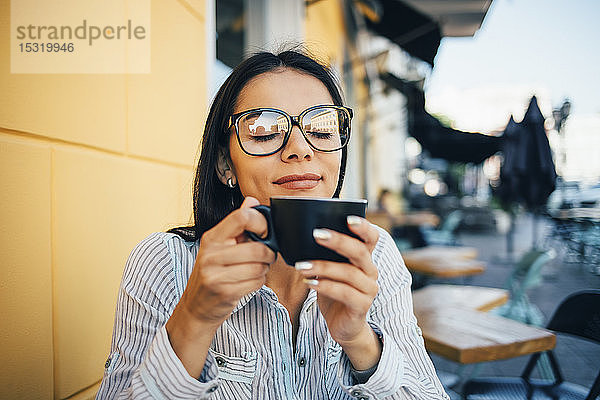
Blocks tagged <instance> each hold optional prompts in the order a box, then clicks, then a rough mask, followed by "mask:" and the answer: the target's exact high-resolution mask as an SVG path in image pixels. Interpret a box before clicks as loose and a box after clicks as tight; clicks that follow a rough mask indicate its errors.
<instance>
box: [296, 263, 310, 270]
mask: <svg viewBox="0 0 600 400" xmlns="http://www.w3.org/2000/svg"><path fill="white" fill-rule="evenodd" d="M294 267H295V268H296V270H297V271H307V270H309V269H312V267H313V265H312V263H311V262H310V261H298V262H297V263H296V264H295V265H294Z"/></svg>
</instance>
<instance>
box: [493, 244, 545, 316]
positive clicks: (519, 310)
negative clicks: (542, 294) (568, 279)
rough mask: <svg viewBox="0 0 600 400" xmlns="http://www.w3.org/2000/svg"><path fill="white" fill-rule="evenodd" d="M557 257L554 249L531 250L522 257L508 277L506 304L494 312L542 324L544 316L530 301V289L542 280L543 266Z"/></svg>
mask: <svg viewBox="0 0 600 400" xmlns="http://www.w3.org/2000/svg"><path fill="white" fill-rule="evenodd" d="M555 257H556V253H555V252H554V251H553V250H536V249H533V250H530V251H528V252H527V253H525V254H524V255H523V257H521V259H520V260H519V261H518V262H517V264H516V265H515V267H514V268H513V270H512V272H511V274H510V276H509V277H508V279H507V281H506V284H505V288H506V289H508V291H509V293H510V294H509V297H510V298H509V300H508V302H507V303H506V304H504V305H503V306H501V307H498V308H496V309H495V310H494V311H493V312H494V313H495V314H497V315H501V316H503V317H506V318H510V319H514V320H516V321H520V322H524V323H526V324H530V325H536V326H542V325H543V324H544V316H543V314H542V312H541V311H540V310H539V308H538V307H537V306H536V305H535V304H533V303H531V301H529V296H528V295H527V292H528V290H530V289H531V288H533V287H535V286H538V285H539V284H540V283H541V281H542V267H543V266H544V265H546V264H547V263H548V262H550V261H551V260H553V259H554V258H555Z"/></svg>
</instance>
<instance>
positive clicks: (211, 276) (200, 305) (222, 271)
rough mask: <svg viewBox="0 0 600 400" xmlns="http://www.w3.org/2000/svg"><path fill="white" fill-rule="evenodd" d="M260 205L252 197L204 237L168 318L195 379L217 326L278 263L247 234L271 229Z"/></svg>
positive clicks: (171, 334)
mask: <svg viewBox="0 0 600 400" xmlns="http://www.w3.org/2000/svg"><path fill="white" fill-rule="evenodd" d="M257 205H259V202H258V200H256V199H255V198H252V197H247V198H246V199H245V200H244V202H243V203H242V206H241V207H240V208H239V209H237V210H235V211H233V212H231V213H230V214H229V215H227V217H225V218H224V219H223V220H222V221H221V222H219V223H218V224H217V225H215V226H214V227H213V228H212V229H210V230H208V231H206V232H205V233H204V234H203V235H202V238H201V239H200V247H199V249H198V255H197V256H196V262H195V265H194V269H193V271H192V274H191V276H190V279H189V280H188V283H187V286H186V288H185V291H184V292H183V296H182V297H181V299H180V300H179V303H178V304H177V306H176V307H175V310H174V311H173V314H172V315H171V318H170V319H169V321H168V322H167V325H166V328H167V332H168V334H169V339H170V341H171V345H172V346H173V350H175V353H176V354H177V356H178V357H179V358H180V359H181V361H182V362H183V364H184V366H185V367H186V369H187V371H188V372H189V373H190V375H192V376H194V377H196V378H197V377H198V376H199V375H200V373H201V372H202V368H203V366H204V362H205V358H206V355H207V353H208V347H209V346H210V343H211V342H212V339H213V336H214V334H215V332H216V330H217V329H218V327H219V326H220V325H221V324H222V323H223V321H225V320H226V319H227V318H228V317H229V315H230V314H231V311H232V310H233V309H234V308H235V306H236V305H237V304H238V301H239V300H240V299H241V298H242V297H243V296H244V295H246V294H248V293H250V292H252V291H255V290H258V289H260V288H261V287H262V285H263V284H264V283H265V280H266V274H267V272H268V270H269V266H270V265H271V263H273V262H274V261H275V258H276V254H275V253H274V252H273V251H272V250H270V249H269V248H268V247H267V246H266V245H264V244H262V243H260V242H255V241H252V240H250V239H249V238H248V237H247V235H246V234H245V231H251V232H254V233H256V234H257V235H259V236H263V235H265V234H266V233H267V221H266V219H265V217H264V216H263V215H262V214H261V213H259V212H258V211H256V210H254V209H253V208H252V207H254V206H257ZM202 354H203V355H204V357H202V356H201V355H202ZM199 356H200V357H199ZM200 361H201V362H200Z"/></svg>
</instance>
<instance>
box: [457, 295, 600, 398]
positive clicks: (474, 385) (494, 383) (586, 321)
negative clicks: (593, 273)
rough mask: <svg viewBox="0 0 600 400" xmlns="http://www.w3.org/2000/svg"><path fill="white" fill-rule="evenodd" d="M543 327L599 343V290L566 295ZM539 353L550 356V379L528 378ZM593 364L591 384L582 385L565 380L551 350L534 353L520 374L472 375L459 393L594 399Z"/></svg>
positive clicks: (598, 383) (598, 387)
mask: <svg viewBox="0 0 600 400" xmlns="http://www.w3.org/2000/svg"><path fill="white" fill-rule="evenodd" d="M546 328H547V329H549V330H552V331H554V332H555V333H557V334H566V335H569V336H572V337H575V338H578V339H585V340H589V341H592V342H595V343H596V344H598V345H600V290H597V289H594V290H582V291H579V292H576V293H574V294H572V295H570V296H568V297H567V298H566V299H565V300H563V302H562V303H561V304H560V305H559V306H558V309H557V310H556V311H555V312H554V315H553V317H552V318H551V320H550V322H549V323H548V325H547V326H546ZM559 339H560V336H559ZM542 354H547V355H548V358H549V359H550V365H551V367H552V373H553V376H554V379H553V380H552V381H547V380H538V379H531V378H530V377H531V373H532V371H533V369H534V368H535V366H536V364H537V361H538V359H539V357H540V356H541V355H542ZM590 368H592V366H590ZM595 368H597V369H598V371H599V372H598V374H597V376H596V379H595V380H594V383H593V384H592V386H591V387H590V388H585V387H583V386H580V385H576V384H573V383H569V382H565V381H564V379H563V376H562V373H561V370H560V367H559V364H558V360H557V358H556V357H555V355H554V352H553V351H547V352H544V353H536V354H534V355H533V356H531V358H530V359H529V362H528V363H527V366H526V367H525V369H524V370H523V373H522V374H521V377H519V378H475V379H471V380H469V381H467V382H466V383H465V384H464V386H463V392H462V395H463V399H466V400H476V399H486V400H517V399H528V400H529V399H531V400H542V399H544V400H546V399H552V400H567V399H568V400H594V399H596V398H597V397H598V395H600V365H597V366H595Z"/></svg>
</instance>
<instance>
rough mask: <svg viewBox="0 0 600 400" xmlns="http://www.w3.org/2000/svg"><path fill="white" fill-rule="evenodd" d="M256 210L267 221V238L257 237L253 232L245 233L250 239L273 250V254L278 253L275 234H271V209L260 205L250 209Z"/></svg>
mask: <svg viewBox="0 0 600 400" xmlns="http://www.w3.org/2000/svg"><path fill="white" fill-rule="evenodd" d="M252 208H254V209H256V211H258V212H259V213H261V214H262V215H264V216H265V219H266V220H267V237H265V238H264V239H263V238H261V237H260V236H258V235H257V234H256V233H254V232H250V231H246V234H247V235H248V236H249V237H250V239H252V240H254V241H256V242H261V243H263V244H265V245H266V246H267V247H268V248H270V249H271V250H273V251H274V252H275V253H278V252H279V246H277V241H276V240H275V234H274V233H273V221H272V220H271V208H270V207H269V206H263V205H262V204H261V205H259V206H255V207H252Z"/></svg>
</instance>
